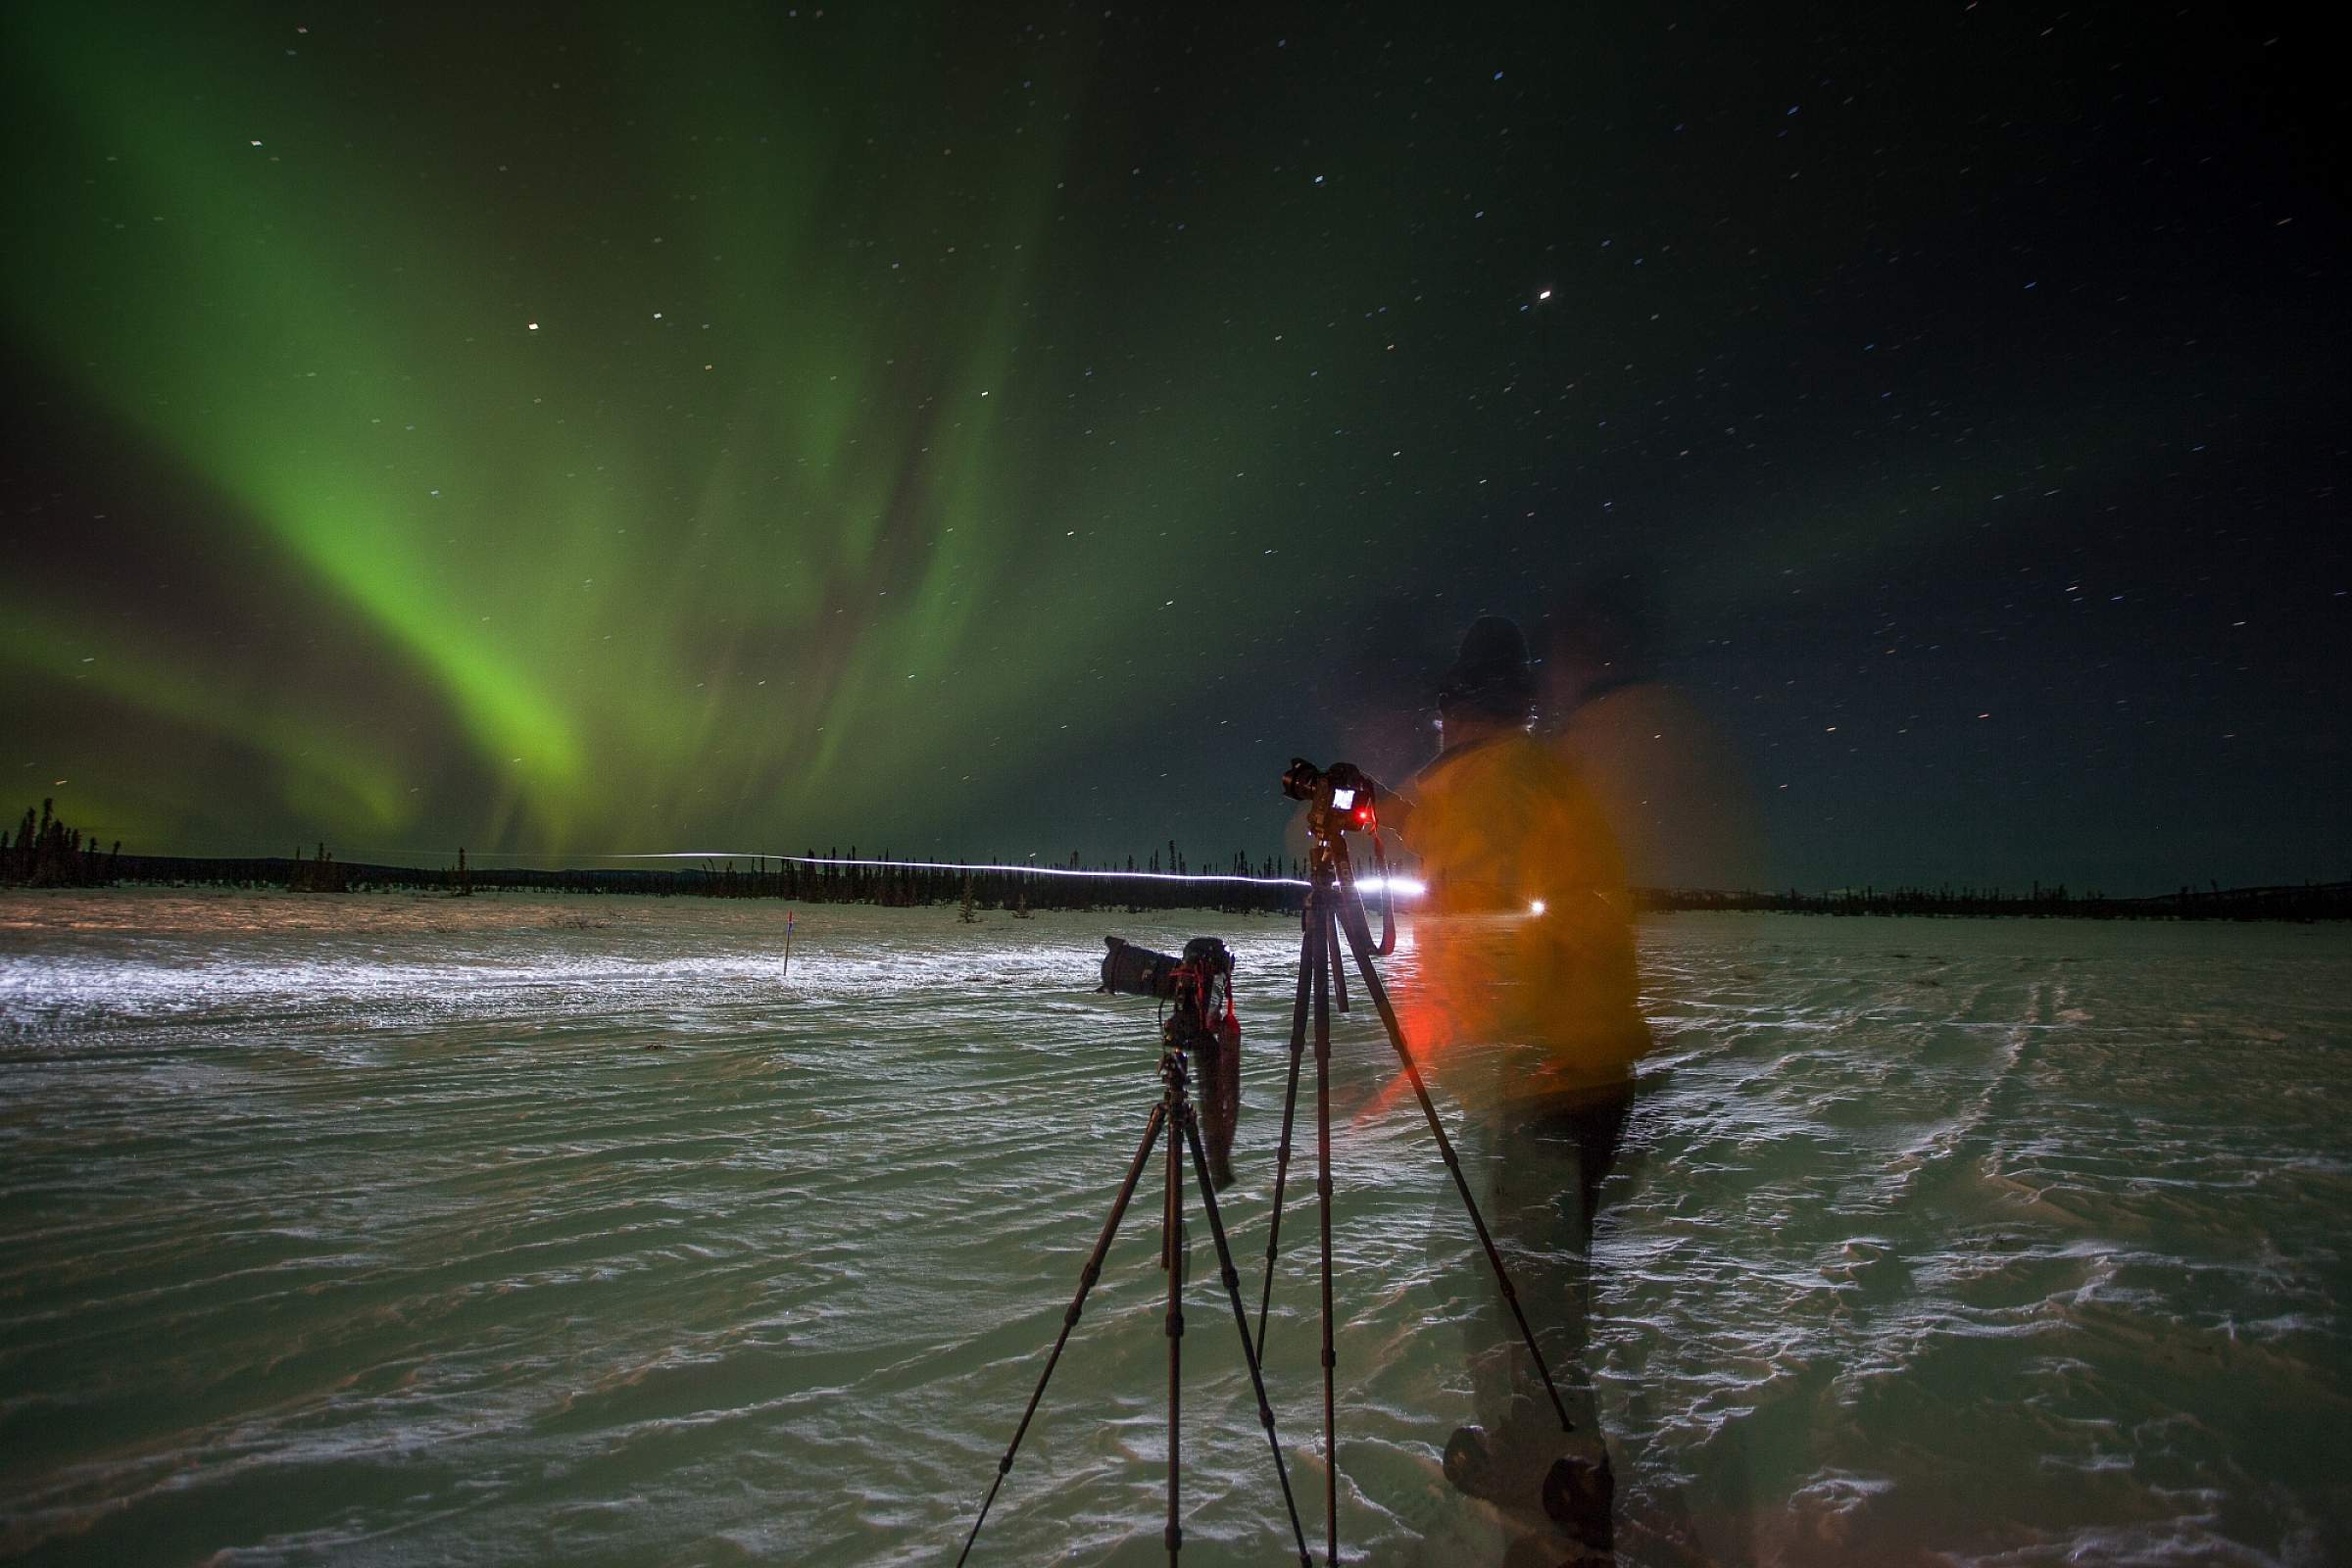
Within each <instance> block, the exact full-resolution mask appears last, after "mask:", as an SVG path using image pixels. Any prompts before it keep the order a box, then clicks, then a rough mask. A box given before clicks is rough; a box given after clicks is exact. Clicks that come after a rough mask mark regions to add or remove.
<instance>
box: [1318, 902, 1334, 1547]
mask: <svg viewBox="0 0 2352 1568" xmlns="http://www.w3.org/2000/svg"><path fill="white" fill-rule="evenodd" d="M1320 918H1321V921H1322V935H1321V941H1322V943H1323V944H1324V946H1325V948H1326V949H1330V948H1332V947H1333V946H1334V945H1335V938H1334V934H1333V931H1332V912H1331V910H1330V909H1329V908H1328V907H1326V908H1324V909H1323V910H1322V911H1321V916H1320ZM1315 1154H1316V1164H1315V1191H1316V1194H1317V1196H1318V1197H1320V1198H1321V1200H1322V1218H1323V1523H1324V1532H1325V1533H1324V1540H1325V1541H1326V1542H1327V1543H1328V1549H1329V1553H1330V1555H1329V1562H1330V1565H1331V1568H1339V1561H1340V1445H1339V1401H1338V1398H1337V1397H1336V1396H1335V1395H1334V1393H1333V1390H1332V1369H1333V1368H1334V1367H1336V1366H1338V1365H1339V1357H1338V1356H1336V1355H1334V1354H1333V1353H1332V1348H1331V975H1330V973H1329V971H1328V970H1327V968H1326V967H1325V966H1323V965H1320V964H1319V965H1317V966H1316V969H1315Z"/></svg>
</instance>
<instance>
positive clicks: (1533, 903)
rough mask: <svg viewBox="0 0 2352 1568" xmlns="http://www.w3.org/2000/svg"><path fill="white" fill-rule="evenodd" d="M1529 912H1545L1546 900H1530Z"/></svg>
mask: <svg viewBox="0 0 2352 1568" xmlns="http://www.w3.org/2000/svg"><path fill="white" fill-rule="evenodd" d="M1527 912H1528V913H1530V914H1542V913H1543V912H1544V901H1543V900H1542V899H1531V900H1529V901H1528V906H1527Z"/></svg>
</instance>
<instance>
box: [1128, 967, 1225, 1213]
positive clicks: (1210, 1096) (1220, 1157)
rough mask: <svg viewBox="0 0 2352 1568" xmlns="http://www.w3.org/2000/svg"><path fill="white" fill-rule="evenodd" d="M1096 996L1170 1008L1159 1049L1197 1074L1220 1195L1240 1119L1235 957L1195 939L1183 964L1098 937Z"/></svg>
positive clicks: (1212, 1168)
mask: <svg viewBox="0 0 2352 1568" xmlns="http://www.w3.org/2000/svg"><path fill="white" fill-rule="evenodd" d="M1103 946H1104V947H1106V948H1108V949H1109V950H1110V951H1109V952H1107V953H1105V954H1103V990H1105V991H1109V992H1115V993H1118V994H1120V995H1122V996H1129V997H1157V998H1158V999H1159V1000H1160V1001H1162V1002H1171V1003H1174V1004H1175V1005H1174V1007H1172V1008H1171V1009H1170V1010H1169V1012H1168V1015H1167V1017H1166V1018H1165V1019H1164V1020H1163V1021H1162V1022H1161V1024H1160V1044H1161V1045H1162V1047H1164V1048H1165V1049H1166V1050H1169V1051H1180V1052H1183V1053H1184V1054H1185V1055H1186V1056H1187V1057H1188V1058H1190V1059H1191V1060H1192V1061H1193V1062H1194V1063H1195V1065H1196V1066H1197V1068H1198V1070H1199V1076H1200V1083H1201V1132H1202V1133H1203V1134H1205V1135H1206V1137H1207V1140H1208V1165H1209V1170H1210V1172H1211V1173H1212V1174H1213V1175H1214V1176H1215V1178H1216V1183H1217V1185H1218V1186H1219V1187H1224V1186H1226V1185H1228V1184H1229V1183H1231V1182H1232V1180H1233V1133H1234V1126H1235V1123H1236V1122H1238V1121H1239V1120H1240V1118H1241V1113H1242V1019H1241V1015H1240V1014H1239V1013H1237V1012H1236V1011H1235V1010H1234V1006H1233V953H1232V951H1231V950H1230V949H1228V948H1227V947H1226V946H1225V944H1224V943H1222V942H1220V941H1218V940H1217V939H1216V938H1215V937H1195V938H1193V940H1192V941H1190V942H1187V943H1186V944H1185V945H1184V956H1183V957H1181V958H1177V957H1171V956H1168V955H1167V954H1164V953H1154V952H1152V950H1151V949H1150V948H1139V947H1137V946H1136V945H1135V944H1134V943H1132V942H1129V941H1128V940H1126V939H1125V938H1124V937H1104V938H1103Z"/></svg>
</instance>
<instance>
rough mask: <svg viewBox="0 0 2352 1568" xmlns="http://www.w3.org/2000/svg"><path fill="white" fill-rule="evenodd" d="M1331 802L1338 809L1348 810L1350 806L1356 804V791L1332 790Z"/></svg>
mask: <svg viewBox="0 0 2352 1568" xmlns="http://www.w3.org/2000/svg"><path fill="white" fill-rule="evenodd" d="M1331 804H1332V806H1333V808H1334V809H1337V810H1342V811H1345V810H1347V809H1348V808H1349V807H1351V806H1353V805H1354V804H1355V791H1353V790H1333V791H1332V792H1331Z"/></svg>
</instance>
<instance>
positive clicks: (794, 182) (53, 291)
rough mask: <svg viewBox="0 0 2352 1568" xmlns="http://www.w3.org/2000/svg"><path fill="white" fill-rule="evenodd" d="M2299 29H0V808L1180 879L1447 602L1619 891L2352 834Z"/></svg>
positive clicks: (2258, 876)
mask: <svg viewBox="0 0 2352 1568" xmlns="http://www.w3.org/2000/svg"><path fill="white" fill-rule="evenodd" d="M216 12H221V13H224V14H221V15H216V14H215V13H216ZM2291 15H2295V16H2300V15H2302V13H2301V12H2299V11H2298V12H2295V13H2291ZM2289 17H2290V13H2289V12H2288V11H2287V10H2285V9H2284V8H2265V7H2256V6H2241V7H2235V8H2230V9H2227V10H2226V9H2224V8H2221V7H2212V6H2208V7H2189V8H2178V9H2176V8H2173V7H2169V6H2164V7H2160V6H2107V7H2090V8H2080V7H2078V8H2075V9H2069V10H2058V9H2053V8H2047V7H2041V6H2029V7H2016V6H1995V5H1992V4H1985V5H1982V6H1973V5H1967V4H1933V5H1909V4H1903V5H1889V6H1875V7H1860V6H1857V7H1850V8H1849V7H1816V8H1804V9H1797V10H1788V11H1782V10H1775V9H1771V8H1763V7H1756V6H1745V5H1740V6H1723V7H1714V8H1707V7H1692V6H1685V5H1660V6H1630V7H1611V8H1585V7H1576V6H1566V5H1547V6H1542V7H1531V8H1527V9H1526V10H1524V11H1517V12H1514V11H1513V10H1511V9H1509V8H1503V7H1495V8H1479V7H1465V6H1436V7H1413V8H1409V9H1394V10H1392V9H1387V8H1373V9H1365V8H1359V7H1340V6H1328V5H1325V6H1314V7H1304V8H1299V9H1297V10H1295V11H1288V12H1284V11H1275V10H1264V9H1259V8H1246V7H1233V8H1222V7H1174V6H1169V7H1165V8H1152V9H1146V10H1140V11H1132V12H1131V11H1129V10H1127V9H1124V8H1114V9H1110V10H1104V9H1103V7H1101V6H1100V5H1096V6H1091V7H1085V8H1065V7H1058V6H1037V7H1029V8H1022V7H1017V6H1011V5H1005V6H999V5H970V6H951V5H946V4H939V5H933V6H929V7H908V6H874V7H869V6H861V5H856V4H836V5H828V6H825V7H823V8H821V9H820V8H813V7H809V6H802V7H800V8H799V9H798V10H797V11H796V10H794V9H791V8H788V7H785V6H735V7H728V8H724V9H720V8H702V7H695V6H670V7H653V6H647V7H632V8H614V9H612V10H610V11H601V12H600V11H596V10H594V9H592V8H584V7H583V8H573V7H550V8H547V11H546V13H545V14H544V15H542V16H541V17H540V18H539V19H537V20H530V19H527V18H524V17H522V16H520V15H519V11H518V8H509V7H503V6H488V5H477V6H470V7H447V8H431V9H426V8H417V7H409V6H388V7H384V8H381V14H380V15H373V16H371V15H368V13H367V12H365V11H362V10H358V9H356V8H351V7H340V6H319V7H315V8H292V7H283V6H274V5H265V6H250V7H234V8H214V7H202V6H177V7H160V6H159V7H155V8H153V9H151V10H146V11H130V10H117V9H109V8H106V7H102V6H67V5H49V6H38V7H36V6H17V7H11V8H9V11H8V13H7V16H6V18H5V20H4V21H0V45H4V47H0V103H4V108H0V114H5V116H6V117H7V123H8V145H9V150H10V157H9V158H8V160H7V165H8V172H7V178H8V180H9V182H10V185H11V187H12V188H11V189H10V191H9V197H8V202H7V219H6V221H7V224H8V234H7V246H6V253H7V254H6V260H5V263H4V264H0V265H5V267H6V270H7V307H8V308H7V312H6V315H5V318H4V320H5V331H6V333H7V335H8V350H9V352H8V362H7V370H6V375H7V384H8V395H9V407H10V410H11V414H12V417H11V421H10V422H11V424H12V425H13V426H14V431H13V434H14V437H15V439H14V440H13V441H12V443H11V446H12V447H13V449H14V450H13V453H12V454H11V455H10V456H8V457H7V458H6V459H5V460H4V461H5V465H6V466H5V469H4V470H0V507H5V515H6V519H7V520H6V541H7V548H6V556H5V560H6V565H5V566H4V567H0V776H5V777H6V778H7V779H9V780H12V781H14V784H13V789H12V790H10V791H7V792H0V796H4V797H5V798H4V799H0V805H5V808H6V810H7V812H8V813H10V814H12V815H13V813H14V812H15V811H17V810H19V809H22V807H23V806H24V805H25V804H28V803H30V802H34V801H37V800H38V799H40V798H41V797H42V796H44V795H54V796H55V797H57V800H58V808H59V809H60V811H61V812H63V813H64V814H65V815H66V816H67V817H68V819H69V820H71V821H73V822H74V823H75V824H76V825H83V826H88V827H91V828H94V829H96V830H97V831H98V832H99V833H100V834H101V835H102V836H103V837H104V838H106V839H109V840H111V839H113V838H116V837H120V838H122V839H123V840H124V841H125V846H126V848H129V849H134V850H144V851H149V852H153V853H188V854H233V853H262V854H276V855H283V854H286V853H289V852H290V851H291V850H292V848H293V846H294V845H295V844H296V843H298V842H300V843H306V844H307V843H311V842H315V841H318V840H320V839H324V840H325V841H326V842H327V843H328V844H329V845H330V846H331V847H333V848H334V849H335V851H336V853H337V854H338V855H339V856H341V857H342V858H351V859H358V858H389V857H392V856H395V855H403V854H405V855H409V856H418V857H424V858H432V859H434V860H436V861H438V860H445V859H447V858H451V857H452V856H453V855H454V851H455V848H456V847H457V846H459V845H461V844H462V845H465V846H467V847H468V849H469V850H470V851H471V852H472V853H473V854H474V855H476V856H477V857H478V856H486V855H492V854H496V853H501V852H504V853H508V854H512V855H515V856H518V857H521V858H524V859H526V860H535V861H541V862H545V863H556V862H560V861H562V860H564V859H575V860H577V859H584V858H588V857H591V856H596V855H602V854H609V853H616V852H622V851H665V850H724V851H741V852H751V851H768V852H794V853H797V852H799V851H801V850H803V849H804V848H809V847H814V848H816V849H818V850H819V851H820V852H821V851H822V850H824V849H826V848H828V847H837V848H840V849H842V850H845V851H846V850H847V849H848V848H849V847H850V846H851V845H852V844H856V845H858V847H859V849H860V851H861V852H862V853H865V854H869V855H870V854H874V853H877V852H880V851H882V850H884V849H889V850H892V851H895V852H896V853H897V854H899V855H902V856H907V855H923V856H937V855H944V856H950V857H984V856H985V857H998V856H1002V857H1006V858H1021V857H1025V856H1028V855H1032V854H1034V855H1037V856H1038V857H1039V858H1041V859H1042V860H1046V861H1063V860H1066V859H1067V858H1068V857H1069V855H1070V854H1071V853H1072V852H1073V851H1076V852H1079V853H1080V854H1082V855H1083V856H1084V857H1086V858H1089V859H1094V858H1108V857H1118V858H1124V857H1125V856H1127V855H1129V854H1135V855H1138V856H1139V857H1140V856H1142V855H1144V854H1145V853H1147V852H1149V851H1151V850H1152V849H1153V848H1161V849H1163V850H1164V846H1165V844H1166V842H1167V841H1168V840H1170V839H1174V840H1176V841H1178V842H1179V844H1180V845H1181V847H1182V849H1183V851H1184V853H1185V854H1186V856H1187V857H1188V858H1189V859H1191V860H1192V861H1193V862H1194V863H1195V864H1196V865H1199V864H1201V863H1203V862H1206V861H1209V860H1222V859H1224V858H1228V857H1230V856H1231V854H1232V853H1233V852H1234V851H1235V850H1237V849H1239V850H1247V851H1249V852H1250V854H1251V855H1253V856H1254V855H1259V854H1264V853H1267V852H1269V851H1271V850H1272V849H1273V848H1274V847H1275V845H1276V844H1277V843H1278V841H1279V835H1280V833H1281V830H1282V827H1283V824H1284V822H1285V821H1286V820H1287V817H1288V811H1287V809H1286V803H1284V802H1283V801H1282V800H1281V799H1280V798H1279V796H1278V794H1277V792H1276V790H1275V787H1274V781H1275V778H1276V776H1277V775H1278V774H1279V773H1280V771H1281V769H1282V767H1283V765H1284V764H1285V763H1286V762H1287V761H1288V760H1289V759H1290V757H1291V756H1292V754H1293V753H1294V752H1298V753H1303V754H1305V755H1308V756H1310V757H1313V758H1315V759H1316V760H1322V761H1329V760H1333V759H1334V758H1335V757H1337V756H1341V755H1349V756H1352V758H1353V760H1357V761H1359V762H1361V763H1363V764H1365V765H1366V766H1368V767H1371V768H1373V769H1374V770H1375V771H1384V772H1387V773H1390V774H1392V775H1394V774H1401V773H1403V772H1406V771H1409V769H1410V768H1411V767H1413V766H1414V765H1416V764H1417V763H1419V762H1420V761H1421V760H1423V759H1424V758H1425V757H1426V756H1427V755H1428V753H1429V751H1430V749H1431V745H1432V733H1431V730H1430V720H1431V718H1432V716H1433V709H1432V706H1431V704H1432V694H1433V692H1434V688H1435V685H1436V682H1437V679H1438V676H1439V674H1440V673H1441V672H1442V671H1443V669H1444V667H1445V665H1446V663H1447V662H1448V661H1449V659H1450V656H1451V652H1452V646H1453V644H1454V642H1455V641H1456V639H1458V637H1459V635H1460V633H1461V630H1462V628H1463V627H1464V626H1465V625H1467V624H1468V622H1469V621H1470V620H1471V618H1472V617H1473V616H1475V615H1476V614H1478V613H1482V612H1494V613H1503V614H1508V615H1511V616H1514V617H1515V618H1517V619H1519V620H1520V621H1521V622H1522V623H1523V624H1524V625H1525V626H1526V627H1527V628H1528V630H1529V633H1530V637H1531V640H1532V641H1533V642H1534V643H1535V644H1536V646H1537V648H1538V650H1539V652H1541V653H1543V654H1544V664H1543V666H1542V673H1543V676H1544V682H1545V686H1546V693H1547V699H1548V704H1547V711H1546V714H1545V718H1544V723H1545V726H1546V727H1547V728H1548V729H1561V730H1564V731H1565V733H1566V734H1567V736H1568V737H1569V738H1570V744H1573V745H1575V746H1576V747H1577V748H1578V749H1579V753H1580V755H1581V756H1584V757H1585V758H1586V759H1587V760H1588V765H1589V766H1590V767H1591V768H1592V769H1593V772H1594V774H1595V777H1596V780H1597V781H1598V782H1599V783H1600V785H1601V787H1602V788H1604V790H1605V791H1607V792H1608V793H1610V794H1611V797H1612V799H1615V800H1616V801H1618V802H1619V804H1620V805H1621V806H1622V807H1623V809H1626V810H1627V811H1628V812H1631V813H1634V814H1636V815H1638V816H1639V817H1640V820H1635V821H1629V822H1628V824H1627V827H1626V832H1627V835H1628V838H1629V841H1630V842H1631V843H1632V844H1633V846H1634V850H1635V860H1636V863H1635V867H1634V869H1635V873H1636V875H1637V877H1640V878H1645V879H1650V880H1659V881H1674V882H1679V883H1683V884H1686V885H1729V886H1738V885H1745V884H1755V885H1780V886H1786V885H1789V884H1791V883H1796V884H1801V885H1803V886H1805V887H1807V888H1820V887H1831V886H1840V885H1846V884H1854V885H1859V884H1862V883H1864V882H1873V883H1876V884H1877V885H1879V886H1880V887H1882V888H1884V887H1887V886H1889V885H1891V884H1894V883H1898V882H1904V881H1928V882H1936V881H1944V880H1949V881H1951V882H1953V883H1955V884H1957V883H1961V882H1972V883H1977V884H1980V885H1983V884H1989V883H1995V882H1998V883H2003V884H2005V885H2007V886H2011V887H2021V888H2022V887H2023V886H2024V885H2025V883H2026V882H2027V881H2028V880H2029V879H2030V878H2034V877H2038V878H2040V879H2042V880H2043V881H2045V882H2050V881H2062V882H2065V883H2068V884H2070V885H2071V886H2073V887H2074V888H2076V889H2077V890H2078V891H2079V890H2082V889H2085V888H2093V887H2097V888H2104V889H2105V890H2107V891H2109V892H2112V893H2118V894H2126V893H2140V892H2157V891H2170V890H2171V889H2172V888H2173V887H2175V886H2176V885H2178V884H2180V883H2182V882H2194V883H2197V884H2199V885H2200V886H2201V885H2203V884H2204V883H2205V882H2206V881H2208V880H2216V881H2219V882H2220V883H2221V884H2222V885H2224V886H2229V885H2232V884H2242V883H2251V882H2262V881H2270V880H2288V881H2301V880H2303V879H2305V878H2317V879H2335V878H2342V877H2345V876H2352V830H2348V829H2347V825H2346V823H2347V815H2348V813H2347V810H2346V807H2347V804H2348V799H2347V797H2348V796H2352V791H2348V790H2347V787H2346V785H2345V782H2344V776H2345V773H2346V771H2347V764H2348V762H2352V755H2348V753H2352V747H2348V745H2347V739H2348V736H2347V729H2348V726H2347V719H2346V716H2345V711H2344V708H2345V705H2344V694H2345V692H2346V690H2347V688H2348V686H2352V597H2348V594H2352V530H2348V529H2347V528H2346V526H2345V513H2346V502H2345V495H2344V485H2345V480H2346V474H2347V468H2348V466H2352V465H2348V462H2347V453H2348V450H2352V420H2348V416H2352V398H2348V397H2347V368H2346V367H2347V364H2348V363H2352V344H2348V342H2347V333H2346V330H2345V325H2346V313H2345V299H2346V289H2345V281H2346V267H2345V261H2346V256H2347V243H2346V242H2347V221H2346V220H2347V213H2346V207H2345V189H2346V186H2345V180H2344V175H2343V170H2344V168H2345V167H2346V166H2345V158H2344V154H2345V146H2344V125H2345V111H2346V107H2347V106H2346V103H2345V98H2346V93H2345V89H2344V87H2343V85H2342V81H2343V76H2342V73H2341V68H2340V63H2339V62H2338V61H2337V59H2336V57H2335V56H2334V54H2333V53H2332V51H2331V50H2329V49H2327V47H2324V46H2323V43H2322V40H2321V39H2320V38H2319V37H2318V36H2316V35H2314V34H2312V33H2309V32H2302V31H2298V30H2297V28H2296V26H2295V25H2291V24H2290V22H2289V20H2288V19H2289ZM1580 705H1581V706H1580Z"/></svg>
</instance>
